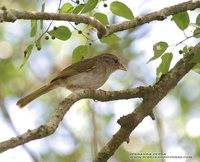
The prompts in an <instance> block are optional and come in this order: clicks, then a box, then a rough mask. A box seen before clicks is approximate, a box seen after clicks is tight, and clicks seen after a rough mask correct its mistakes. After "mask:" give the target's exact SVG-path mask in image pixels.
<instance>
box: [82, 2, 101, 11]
mask: <svg viewBox="0 0 200 162" xmlns="http://www.w3.org/2000/svg"><path fill="white" fill-rule="evenodd" d="M97 4H98V0H88V1H87V3H86V4H85V6H84V8H83V10H82V11H81V13H87V12H90V11H92V10H93V9H94V8H95V7H96V6H97Z"/></svg>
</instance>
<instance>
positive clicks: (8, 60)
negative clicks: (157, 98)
mask: <svg viewBox="0 0 200 162" xmlns="http://www.w3.org/2000/svg"><path fill="white" fill-rule="evenodd" d="M80 1H81V0H80ZM44 2H45V3H46V8H45V11H46V12H56V11H57V10H58V6H59V0H57V1H55V0H46V1H43V0H37V1H35V3H33V2H32V1H30V0H20V1H15V0H1V1H0V6H3V5H4V6H6V7H7V8H8V9H10V8H13V9H16V10H26V11H40V10H41V5H42V4H43V3H44ZM65 2H71V3H72V4H73V5H76V4H75V3H73V2H72V1H67V0H62V4H64V3H65ZM81 2H82V1H81ZM111 2H112V1H111V0H109V1H104V2H101V3H100V4H99V6H98V9H97V11H100V12H102V11H103V13H105V14H107V15H108V17H109V22H110V24H113V23H119V22H121V21H124V20H125V19H123V18H117V17H115V16H113V15H112V14H111V13H110V10H109V4H110V3H111ZM181 2H183V0H173V1H168V0H162V1H157V0H149V1H144V0H135V1H131V0H126V1H123V3H125V4H127V5H128V6H129V7H130V8H131V10H132V11H133V13H134V16H135V17H136V16H141V15H144V14H146V13H150V12H152V11H156V10H159V9H162V8H164V7H167V6H170V5H174V4H178V3H181ZM104 4H107V5H108V7H104ZM188 13H189V14H190V19H191V22H195V18H196V16H197V15H198V13H199V10H196V11H192V12H190V11H189V12H188ZM30 24H31V23H30V21H24V20H19V21H16V22H15V23H7V22H4V23H1V24H0V130H1V133H0V141H4V140H7V139H9V138H11V137H13V136H17V135H19V134H22V133H24V132H26V131H27V130H28V129H34V128H36V127H38V126H40V125H41V124H44V123H46V122H47V121H48V119H49V118H50V116H51V115H52V114H53V112H54V110H55V109H56V107H57V105H58V103H59V102H61V101H62V100H63V99H64V98H65V97H66V96H67V95H68V94H70V92H69V91H68V90H65V89H62V88H60V89H56V90H54V91H51V92H50V93H48V94H46V95H44V96H41V97H40V98H38V99H36V100H35V101H33V102H32V103H31V104H29V105H28V106H27V107H26V108H25V109H19V108H18V107H17V106H16V102H17V100H18V99H19V98H21V97H22V96H24V95H26V94H28V93H30V92H32V91H33V90H35V89H37V88H39V87H40V86H42V85H43V84H45V83H47V82H48V81H49V80H50V79H51V77H52V76H53V75H54V74H55V73H56V72H58V71H60V70H62V69H63V68H65V67H66V66H68V65H70V64H71V56H72V52H73V49H74V48H76V47H77V46H79V45H88V46H89V52H88V55H87V57H91V56H93V55H96V54H100V53H104V52H110V53H113V54H116V55H118V56H119V57H120V58H121V59H122V62H123V63H124V64H125V65H126V67H127V68H128V71H127V72H123V71H117V72H115V73H114V74H112V75H111V77H110V79H109V80H108V81H107V82H106V84H105V85H104V86H103V87H102V88H101V89H103V90H122V89H127V88H135V87H138V86H147V85H152V84H154V83H155V80H156V67H158V65H159V64H160V62H161V59H158V60H157V61H152V62H150V63H148V64H147V62H148V60H149V59H150V58H151V57H152V56H153V44H155V43H156V42H159V41H166V42H168V44H169V45H170V49H169V51H170V50H171V51H172V52H173V57H174V59H173V62H172V65H171V67H173V66H174V64H175V63H176V62H177V60H179V59H180V58H181V57H182V56H181V55H180V54H179V52H178V51H179V49H180V48H181V47H183V46H184V44H180V45H179V46H174V45H175V44H177V43H179V42H180V41H182V40H183V39H185V37H186V35H187V36H189V35H191V34H192V32H191V29H190V28H188V29H187V30H186V31H185V33H183V32H182V31H180V30H179V29H178V27H177V26H176V25H175V23H174V22H173V21H171V17H168V18H167V19H166V20H164V21H154V22H151V23H149V24H145V25H143V26H139V27H137V28H135V29H131V30H127V31H123V32H119V33H116V34H117V35H118V36H119V37H120V38H121V41H120V42H118V43H115V44H109V45H108V44H103V43H100V41H99V40H98V39H97V38H96V32H95V31H94V30H92V29H91V28H90V27H88V26H86V25H83V24H79V25H75V24H74V23H71V24H70V23H68V22H53V23H52V26H51V28H53V27H54V26H59V25H61V24H62V25H67V26H68V27H69V28H70V29H71V31H72V32H73V35H72V37H71V38H70V39H69V40H67V41H60V40H58V39H55V40H52V39H51V38H50V39H49V40H45V39H44V38H43V39H42V48H41V50H40V51H38V50H37V49H34V50H33V52H32V54H31V56H30V58H29V60H28V62H27V63H26V64H25V65H24V66H23V67H22V68H21V69H20V68H19V67H20V65H21V64H22V62H23V60H24V50H25V49H26V47H27V45H29V44H31V43H32V42H34V38H30V30H31V25H30ZM49 24H50V21H44V26H45V28H46V27H48V25H49ZM74 27H75V28H77V29H78V30H82V31H83V33H84V34H85V35H87V38H89V39H90V40H88V39H87V38H85V37H84V36H83V35H82V34H78V31H77V30H76V29H75V28H74ZM51 28H50V29H51ZM88 33H89V34H88ZM91 40H93V41H91ZM195 41H196V40H195V39H193V38H192V39H189V40H187V41H185V42H184V43H185V44H187V45H195V44H196V43H197V42H195ZM90 43H91V45H89V44H90ZM198 85H200V77H199V74H197V73H195V72H193V71H191V72H189V73H188V74H187V75H186V76H185V77H184V79H182V80H181V81H180V83H179V85H178V86H177V87H176V88H175V89H174V90H172V91H171V92H170V93H169V94H168V95H167V97H165V98H164V99H163V100H162V101H161V102H160V103H159V104H158V105H157V107H156V109H155V114H156V120H155V121H152V120H151V119H150V117H146V118H145V119H144V120H143V121H142V123H140V124H139V125H138V127H137V128H136V129H135V130H134V131H133V132H132V134H131V136H130V143H129V144H127V143H123V144H122V145H121V146H120V148H119V149H118V150H117V151H116V153H115V154H114V156H113V157H112V158H111V159H110V160H109V161H110V162H129V161H131V162H133V161H140V162H143V161H149V162H160V161H166V162H169V161H180V162H185V161H189V162H198V161H200V124H199V123H200V111H199V110H200V100H199V96H200V89H199V88H197V87H198ZM140 102H141V99H132V100H119V101H112V102H105V103H103V102H98V101H93V100H81V101H78V102H77V103H75V104H74V105H73V106H72V107H71V109H70V111H69V112H68V113H67V114H66V115H65V118H64V120H63V121H62V123H61V124H60V126H59V128H58V129H57V131H56V132H55V133H54V134H53V135H51V136H49V137H46V138H44V139H40V140H35V141H32V142H29V143H27V144H25V145H23V146H19V147H16V148H14V149H10V150H8V151H6V152H3V153H1V154H0V161H2V162H13V161H15V162H19V161H20V162H21V161H26V162H47V161H48V162H55V161H56V162H66V161H74V162H90V161H92V159H93V158H94V156H95V154H96V153H97V152H98V150H99V149H100V148H102V147H103V146H104V145H105V144H106V142H108V140H109V139H110V138H111V137H112V135H113V134H114V133H115V132H116V131H117V130H118V129H119V125H118V124H117V120H118V119H119V118H120V117H121V116H123V115H126V114H128V113H130V112H132V111H133V110H134V109H135V108H136V107H137V105H138V104H139V103H140ZM161 152H163V153H165V154H166V155H171V156H172V155H175V156H186V155H187V156H192V158H189V159H185V158H183V159H153V158H152V159H130V158H129V155H130V153H161Z"/></svg>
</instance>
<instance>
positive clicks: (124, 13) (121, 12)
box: [110, 1, 134, 20]
mask: <svg viewBox="0 0 200 162" xmlns="http://www.w3.org/2000/svg"><path fill="white" fill-rule="evenodd" d="M110 10H111V11H112V13H113V14H115V15H117V16H121V17H124V18H126V19H129V20H131V19H134V16H133V13H132V11H131V10H130V8H128V6H126V5H125V4H124V3H122V2H119V1H114V2H112V3H111V5H110Z"/></svg>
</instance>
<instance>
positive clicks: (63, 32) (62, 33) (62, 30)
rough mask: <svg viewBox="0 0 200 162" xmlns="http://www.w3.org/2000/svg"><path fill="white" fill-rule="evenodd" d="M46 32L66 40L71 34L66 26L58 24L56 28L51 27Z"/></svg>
mask: <svg viewBox="0 0 200 162" xmlns="http://www.w3.org/2000/svg"><path fill="white" fill-rule="evenodd" d="M48 33H49V35H51V36H53V37H55V38H57V39H60V40H68V39H69V38H70V37H71V35H72V33H71V31H70V30H69V28H68V27H66V26H59V27H57V28H56V30H55V29H53V30H51V31H48Z"/></svg>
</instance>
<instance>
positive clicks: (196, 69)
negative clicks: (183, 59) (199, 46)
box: [192, 63, 200, 74]
mask: <svg viewBox="0 0 200 162" xmlns="http://www.w3.org/2000/svg"><path fill="white" fill-rule="evenodd" d="M192 70H193V71H194V72H196V73H198V74H200V63H198V64H196V65H195V66H194V67H193V68H192Z"/></svg>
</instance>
